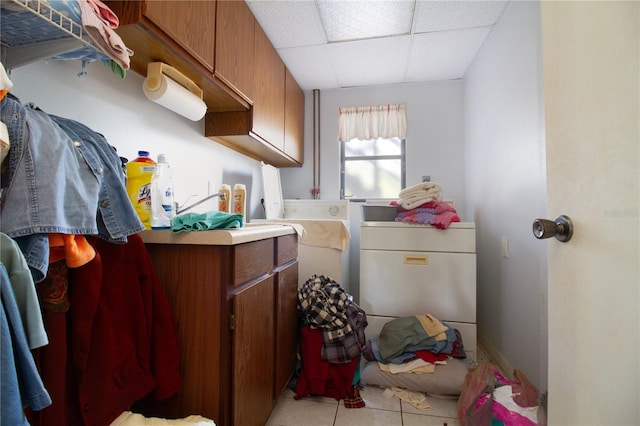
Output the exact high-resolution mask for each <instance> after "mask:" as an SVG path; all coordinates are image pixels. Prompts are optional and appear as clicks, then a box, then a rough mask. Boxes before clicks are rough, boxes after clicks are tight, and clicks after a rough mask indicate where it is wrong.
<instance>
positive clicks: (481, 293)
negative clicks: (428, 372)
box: [464, 1, 553, 390]
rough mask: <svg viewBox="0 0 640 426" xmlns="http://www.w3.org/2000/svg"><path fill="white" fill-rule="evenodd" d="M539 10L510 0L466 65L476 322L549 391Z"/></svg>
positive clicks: (468, 201) (513, 362)
mask: <svg viewBox="0 0 640 426" xmlns="http://www.w3.org/2000/svg"><path fill="white" fill-rule="evenodd" d="M539 7H540V5H539V3H538V2H530V1H518V2H513V3H512V4H511V5H510V6H509V7H508V9H507V11H506V13H505V15H504V16H503V17H502V20H501V21H500V23H499V24H498V25H497V26H496V27H495V29H494V30H493V31H492V32H491V34H490V35H489V37H488V39H487V40H486V41H485V43H484V45H483V46H482V48H481V50H480V52H479V54H478V56H477V57H476V58H475V60H474V63H473V64H472V66H471V67H470V68H469V69H468V70H467V73H466V75H465V78H464V82H465V84H464V95H465V158H466V163H465V172H466V183H467V186H466V188H467V198H466V204H467V205H469V206H471V207H472V209H473V214H472V218H471V219H472V220H473V221H475V222H476V227H477V253H478V329H479V331H480V333H482V334H483V335H484V336H485V337H486V338H488V340H489V341H490V342H491V343H492V344H493V345H494V346H495V348H496V349H497V350H498V351H499V352H500V353H501V354H502V355H503V356H504V357H505V358H506V359H507V360H508V361H509V363H510V364H511V365H512V366H514V367H515V368H518V369H520V370H521V371H523V372H524V373H525V374H526V375H527V377H528V378H529V379H530V380H531V381H533V383H535V384H536V385H538V386H539V387H540V388H541V390H545V389H546V380H547V374H546V371H547V326H546V318H547V261H546V256H547V254H546V248H545V247H546V244H545V243H544V242H542V241H538V240H536V239H535V238H534V237H533V234H532V231H531V225H532V222H533V220H534V219H536V218H544V217H546V175H545V173H546V170H545V144H544V114H543V97H542V77H541V59H540V58H541V56H540V44H541V36H540V10H539ZM552 219H553V218H552ZM503 238H507V239H508V242H509V257H508V258H505V257H503V256H502V252H501V244H502V239H503ZM481 337H482V336H481Z"/></svg>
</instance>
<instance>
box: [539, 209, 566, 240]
mask: <svg viewBox="0 0 640 426" xmlns="http://www.w3.org/2000/svg"><path fill="white" fill-rule="evenodd" d="M533 235H534V236H535V237H536V238H537V239H539V240H542V239H544V238H550V237H556V239H557V240H558V241H562V242H563V243H566V242H567V241H569V240H570V239H571V236H572V235H573V224H572V223H571V219H569V217H568V216H565V215H561V216H558V217H556V220H555V221H553V220H549V219H536V220H534V221H533Z"/></svg>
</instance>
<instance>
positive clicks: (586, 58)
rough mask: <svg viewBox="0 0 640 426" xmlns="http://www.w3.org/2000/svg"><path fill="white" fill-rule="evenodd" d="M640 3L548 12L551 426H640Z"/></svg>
mask: <svg viewBox="0 0 640 426" xmlns="http://www.w3.org/2000/svg"><path fill="white" fill-rule="evenodd" d="M639 4H640V3H638V2H546V1H545V2H541V17H542V47H543V48H542V52H543V53H542V55H543V61H542V62H543V64H544V98H545V100H544V104H545V127H546V144H547V146H546V149H547V152H546V157H547V161H546V163H547V197H548V212H549V215H551V216H553V217H552V219H553V218H555V217H556V216H558V215H560V214H566V215H568V216H569V217H571V218H572V219H573V223H574V235H573V238H572V239H571V240H570V241H569V242H567V243H560V242H559V241H557V240H556V239H553V238H552V239H550V240H547V242H545V243H546V244H548V256H549V258H548V266H549V267H548V273H549V280H548V281H549V289H548V295H549V322H548V324H549V379H548V383H549V395H548V397H549V409H548V420H549V424H550V425H578V424H580V425H631V424H634V425H636V424H640V411H639V410H640V409H639V408H638V401H640V392H639V386H640V385H639V383H640V379H639V378H638V377H639V374H640V371H639V366H640V361H639V360H640V352H639V344H640V343H639V340H640V326H639V324H640V317H639V315H638V312H639V306H638V305H639V300H640V297H639V290H638V288H639V287H640V284H639V275H638V263H639V249H638V237H639V226H638V219H639V217H638V216H639V210H638V193H639V180H640V177H639V173H638V169H639V165H638V163H639V162H638V155H639V153H638V145H639V137H640V135H639V130H638V121H639V117H640V112H639V110H638V105H639V87H638V81H639V76H640V70H639V65H638V52H639V51H640V49H639V45H638V44H639V40H640V35H639V29H638V17H639V12H640V10H639Z"/></svg>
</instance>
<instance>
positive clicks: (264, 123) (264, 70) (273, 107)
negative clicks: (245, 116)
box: [252, 25, 285, 152]
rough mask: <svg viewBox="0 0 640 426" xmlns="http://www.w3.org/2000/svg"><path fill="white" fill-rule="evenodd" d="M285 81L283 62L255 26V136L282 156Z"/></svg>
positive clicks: (260, 30)
mask: <svg viewBox="0 0 640 426" xmlns="http://www.w3.org/2000/svg"><path fill="white" fill-rule="evenodd" d="M284 80H285V66H284V62H282V59H280V56H278V52H277V51H276V49H275V48H274V47H273V45H272V44H271V42H270V41H269V39H268V38H267V35H266V34H265V33H264V31H263V30H262V28H260V25H256V26H255V67H254V80H253V81H254V84H255V86H254V97H253V98H254V99H253V126H252V127H253V132H254V133H255V134H257V135H258V136H260V137H261V138H262V139H264V140H265V141H267V142H269V143H270V144H271V145H273V146H274V147H275V148H277V149H278V150H280V151H283V152H284V98H285V83H284Z"/></svg>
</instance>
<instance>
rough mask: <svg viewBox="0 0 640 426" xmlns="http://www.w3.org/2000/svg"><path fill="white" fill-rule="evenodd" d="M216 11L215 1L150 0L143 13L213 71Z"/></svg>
mask: <svg viewBox="0 0 640 426" xmlns="http://www.w3.org/2000/svg"><path fill="white" fill-rule="evenodd" d="M215 12H216V2H215V0H211V1H166V0H147V8H146V11H145V13H144V15H145V16H146V17H147V18H148V19H149V20H150V21H151V22H153V23H154V24H156V25H157V26H158V27H160V29H161V30H162V31H164V32H165V33H167V35H168V36H169V37H171V38H172V39H173V40H174V41H176V42H177V43H178V44H179V45H180V46H182V47H183V48H184V49H185V50H187V51H188V52H189V53H190V54H192V55H193V57H194V58H196V59H197V60H198V61H199V62H200V63H201V64H202V65H204V66H205V67H206V68H207V69H209V70H210V71H211V72H213V53H214V51H213V43H214V37H215V25H216V24H215V19H216V13H215Z"/></svg>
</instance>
